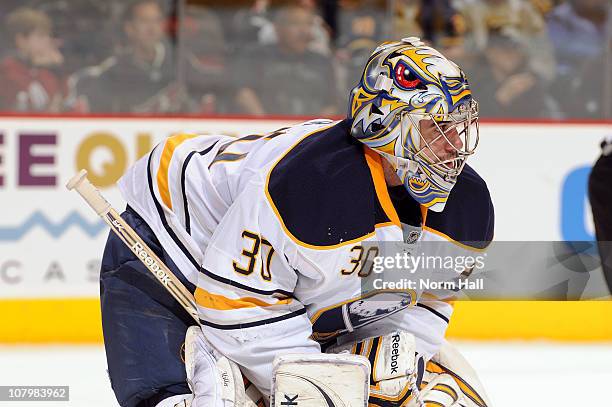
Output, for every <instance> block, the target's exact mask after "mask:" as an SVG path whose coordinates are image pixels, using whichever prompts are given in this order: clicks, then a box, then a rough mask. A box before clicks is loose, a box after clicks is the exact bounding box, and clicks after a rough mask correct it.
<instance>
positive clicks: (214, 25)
mask: <svg viewBox="0 0 612 407" xmlns="http://www.w3.org/2000/svg"><path fill="white" fill-rule="evenodd" d="M179 38H180V41H181V48H180V56H179V58H180V59H181V61H180V64H179V66H180V69H179V78H180V80H182V81H183V83H184V84H185V87H186V89H188V93H189V96H190V98H191V99H193V100H194V103H195V105H196V106H195V109H196V110H197V112H199V113H203V114H210V113H221V112H227V111H228V110H229V103H230V101H229V100H228V99H229V98H228V96H229V95H230V93H231V92H230V91H229V80H230V78H229V77H228V75H227V73H226V63H225V58H226V48H227V45H226V41H225V35H224V33H223V28H222V26H221V21H220V19H219V18H218V17H217V15H216V14H215V13H213V11H212V10H210V9H207V8H205V7H200V6H195V5H187V6H186V7H185V12H184V14H183V20H182V21H181V24H180V37H179Z"/></svg>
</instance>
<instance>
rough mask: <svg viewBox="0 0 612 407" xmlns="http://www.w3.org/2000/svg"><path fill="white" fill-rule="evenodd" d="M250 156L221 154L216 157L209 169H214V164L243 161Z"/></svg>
mask: <svg viewBox="0 0 612 407" xmlns="http://www.w3.org/2000/svg"><path fill="white" fill-rule="evenodd" d="M247 155H248V153H242V154H236V153H223V154H219V155H218V156H216V157H215V159H214V160H212V162H211V163H210V164H209V165H208V168H210V167H212V166H213V165H214V164H216V163H218V162H221V161H225V162H228V161H239V160H242V159H243V158H244V157H246V156H247Z"/></svg>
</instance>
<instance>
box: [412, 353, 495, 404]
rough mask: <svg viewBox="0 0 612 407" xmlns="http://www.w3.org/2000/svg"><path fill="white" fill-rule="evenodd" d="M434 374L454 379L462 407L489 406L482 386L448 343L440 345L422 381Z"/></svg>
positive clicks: (428, 364)
mask: <svg viewBox="0 0 612 407" xmlns="http://www.w3.org/2000/svg"><path fill="white" fill-rule="evenodd" d="M436 374H437V375H449V376H451V377H452V378H453V379H454V381H455V382H456V383H457V386H458V387H459V390H460V395H461V396H460V401H461V404H462V405H465V406H466V407H487V406H490V405H491V402H490V401H489V398H488V396H487V394H486V392H485V390H484V386H483V385H482V382H481V381H480V380H479V379H478V376H477V375H476V372H475V371H474V369H473V368H472V366H471V365H470V364H469V363H468V361H467V360H465V358H464V357H463V355H461V353H459V351H458V350H457V349H456V348H455V347H454V346H452V345H451V344H449V343H445V344H444V345H442V347H441V348H440V351H439V352H438V353H437V354H435V355H434V356H433V357H432V358H431V360H430V361H429V363H427V369H426V372H425V377H424V380H425V379H426V378H431V377H433V375H436Z"/></svg>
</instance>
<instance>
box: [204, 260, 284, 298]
mask: <svg viewBox="0 0 612 407" xmlns="http://www.w3.org/2000/svg"><path fill="white" fill-rule="evenodd" d="M200 272H201V273H202V274H204V275H205V276H207V277H210V278H211V279H213V280H215V281H218V282H220V283H223V284H227V285H231V286H232V287H236V288H240V289H241V290H245V291H249V292H252V293H256V294H261V295H268V296H272V295H274V294H281V295H283V296H284V297H286V298H293V293H291V292H289V291H285V290H260V289H258V288H253V287H249V286H246V285H244V284H240V283H238V282H236V281H233V280H230V279H227V278H225V277H221V276H218V275H216V274H213V273H211V272H210V271H208V270H206V269H205V268H204V267H202V268H201V269H200Z"/></svg>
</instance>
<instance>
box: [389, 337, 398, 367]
mask: <svg viewBox="0 0 612 407" xmlns="http://www.w3.org/2000/svg"><path fill="white" fill-rule="evenodd" d="M399 347H400V336H399V334H395V335H393V336H392V337H391V366H390V367H391V373H392V374H393V373H397V369H398V366H397V359H398V358H399Z"/></svg>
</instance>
